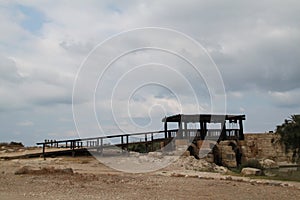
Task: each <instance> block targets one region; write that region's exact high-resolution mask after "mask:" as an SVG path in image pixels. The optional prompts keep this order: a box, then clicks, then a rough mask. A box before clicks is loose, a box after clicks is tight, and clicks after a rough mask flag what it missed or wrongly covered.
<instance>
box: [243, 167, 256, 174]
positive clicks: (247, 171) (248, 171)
mask: <svg viewBox="0 0 300 200" xmlns="http://www.w3.org/2000/svg"><path fill="white" fill-rule="evenodd" d="M241 174H242V175H244V176H260V175H261V170H260V169H256V168H251V167H246V168H243V169H242V171H241Z"/></svg>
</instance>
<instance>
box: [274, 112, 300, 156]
mask: <svg viewBox="0 0 300 200" xmlns="http://www.w3.org/2000/svg"><path fill="white" fill-rule="evenodd" d="M276 133H277V134H279V135H280V142H281V143H282V144H284V146H285V148H286V151H289V150H291V151H292V152H293V161H294V162H299V160H300V159H299V158H300V115H292V116H291V117H290V118H289V119H286V120H285V121H284V123H283V124H282V125H280V126H277V129H276Z"/></svg>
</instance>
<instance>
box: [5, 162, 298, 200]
mask: <svg viewBox="0 0 300 200" xmlns="http://www.w3.org/2000/svg"><path fill="white" fill-rule="evenodd" d="M155 162H157V160H156V161H155ZM24 166H28V168H29V169H32V170H40V169H43V170H40V171H31V172H29V173H28V174H21V175H16V174H15V172H16V171H18V170H19V169H20V168H22V167H24ZM199 166H201V168H200V167H199ZM49 167H53V168H49ZM203 167H206V168H207V167H210V166H207V163H206V162H203V161H199V162H197V161H195V160H194V159H193V158H192V157H188V158H183V159H182V160H178V161H176V162H175V163H174V164H172V165H170V166H169V167H167V168H165V169H162V170H159V171H156V172H151V173H140V174H139V173H137V174H131V173H124V172H119V171H116V170H113V169H110V168H108V167H107V166H105V165H103V164H101V163H100V162H99V161H98V160H96V159H94V158H93V157H75V158H72V157H60V158H47V159H46V160H44V159H42V158H34V159H19V160H1V161H0V185H1V186H0V199H44V200H47V199H75V200H76V199H273V200H274V199H299V198H300V184H299V183H297V182H294V183H293V182H278V181H264V180H256V179H255V180H251V179H249V178H243V177H235V176H229V175H228V174H227V175H221V174H219V173H208V172H201V171H199V170H201V169H202V168H203ZM54 168H55V169H67V168H71V169H73V171H74V173H73V174H70V173H64V172H60V171H53V169H54ZM206 170H207V169H206ZM218 170H219V169H218Z"/></svg>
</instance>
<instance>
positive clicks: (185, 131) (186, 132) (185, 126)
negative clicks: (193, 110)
mask: <svg viewBox="0 0 300 200" xmlns="http://www.w3.org/2000/svg"><path fill="white" fill-rule="evenodd" d="M183 123H184V135H185V137H186V138H187V139H188V140H189V141H190V133H188V131H187V122H183Z"/></svg>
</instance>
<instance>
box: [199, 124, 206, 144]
mask: <svg viewBox="0 0 300 200" xmlns="http://www.w3.org/2000/svg"><path fill="white" fill-rule="evenodd" d="M199 123H200V138H201V140H204V139H205V130H204V126H205V125H204V122H203V121H200V122H199ZM205 123H206V122H205Z"/></svg>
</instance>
